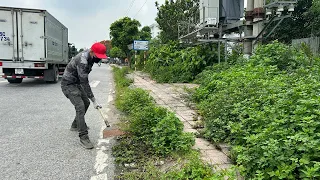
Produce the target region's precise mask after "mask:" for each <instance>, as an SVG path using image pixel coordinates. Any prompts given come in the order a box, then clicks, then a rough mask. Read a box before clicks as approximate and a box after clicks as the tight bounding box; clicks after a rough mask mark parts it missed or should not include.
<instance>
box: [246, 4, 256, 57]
mask: <svg viewBox="0 0 320 180" xmlns="http://www.w3.org/2000/svg"><path fill="white" fill-rule="evenodd" d="M253 8H254V0H247V10H246V14H245V18H246V27H245V31H244V36H245V37H244V49H243V51H244V56H245V57H246V58H249V57H250V56H251V55H252V39H253V25H252V23H253Z"/></svg>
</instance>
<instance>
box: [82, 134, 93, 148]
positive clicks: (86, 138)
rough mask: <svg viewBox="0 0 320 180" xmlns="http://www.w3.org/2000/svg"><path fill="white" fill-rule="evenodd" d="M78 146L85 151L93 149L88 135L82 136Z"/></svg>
mask: <svg viewBox="0 0 320 180" xmlns="http://www.w3.org/2000/svg"><path fill="white" fill-rule="evenodd" d="M80 144H81V145H82V146H83V147H84V148H86V149H92V148H93V144H92V143H91V141H90V139H89V136H88V135H83V136H81V137H80Z"/></svg>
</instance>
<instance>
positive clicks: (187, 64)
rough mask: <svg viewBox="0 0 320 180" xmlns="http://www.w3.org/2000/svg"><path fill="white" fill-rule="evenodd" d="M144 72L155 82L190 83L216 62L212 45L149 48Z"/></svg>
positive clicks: (169, 45) (174, 45) (171, 45)
mask: <svg viewBox="0 0 320 180" xmlns="http://www.w3.org/2000/svg"><path fill="white" fill-rule="evenodd" d="M149 53H150V54H149V57H148V60H147V62H146V66H145V70H146V71H147V72H148V73H150V75H151V76H152V78H153V79H155V80H156V81H157V82H190V81H192V80H194V79H195V77H196V75H198V74H199V73H201V72H202V71H203V70H204V69H205V68H206V67H208V66H211V65H213V63H214V62H216V61H217V59H218V58H217V57H218V56H217V53H216V52H215V51H214V47H213V45H211V47H210V46H196V47H187V48H181V47H179V44H177V43H171V44H165V45H160V46H154V47H151V49H150V52H149Z"/></svg>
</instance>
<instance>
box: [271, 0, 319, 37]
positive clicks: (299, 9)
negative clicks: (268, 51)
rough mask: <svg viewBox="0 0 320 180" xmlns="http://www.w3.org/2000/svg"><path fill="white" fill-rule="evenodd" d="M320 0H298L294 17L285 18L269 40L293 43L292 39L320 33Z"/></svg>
mask: <svg viewBox="0 0 320 180" xmlns="http://www.w3.org/2000/svg"><path fill="white" fill-rule="evenodd" d="M319 4H320V3H319V0H298V3H297V6H296V8H295V11H294V12H293V14H292V18H287V19H285V20H284V21H283V22H282V23H281V25H280V26H279V27H278V28H277V29H276V30H275V32H274V33H273V34H272V36H271V37H270V38H269V40H275V39H278V40H279V41H281V42H284V43H291V40H292V39H300V38H307V37H310V36H311V35H315V36H319V35H320V31H319V30H320V9H319V8H320V5H319Z"/></svg>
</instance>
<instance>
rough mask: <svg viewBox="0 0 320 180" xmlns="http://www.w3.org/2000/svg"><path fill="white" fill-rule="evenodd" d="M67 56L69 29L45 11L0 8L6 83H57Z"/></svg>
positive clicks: (1, 58)
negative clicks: (30, 81) (27, 81)
mask: <svg viewBox="0 0 320 180" xmlns="http://www.w3.org/2000/svg"><path fill="white" fill-rule="evenodd" d="M68 53H69V44H68V29H67V28H66V27H65V26H64V25H63V24H61V23H60V22H59V21H58V20H57V19H56V18H54V17H53V16H52V15H50V14H49V13H48V12H47V11H46V10H40V9H27V8H15V7H1V6H0V68H1V67H2V71H3V74H4V75H3V78H5V79H7V80H8V82H10V83H21V82H22V80H23V79H24V78H36V79H43V80H44V81H47V82H53V83H56V82H57V81H58V80H59V75H60V74H63V71H64V69H65V67H66V65H67V64H68V62H69V61H70V59H69V56H68Z"/></svg>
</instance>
